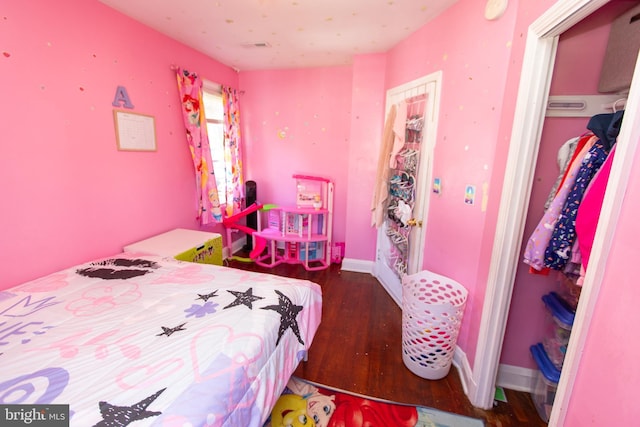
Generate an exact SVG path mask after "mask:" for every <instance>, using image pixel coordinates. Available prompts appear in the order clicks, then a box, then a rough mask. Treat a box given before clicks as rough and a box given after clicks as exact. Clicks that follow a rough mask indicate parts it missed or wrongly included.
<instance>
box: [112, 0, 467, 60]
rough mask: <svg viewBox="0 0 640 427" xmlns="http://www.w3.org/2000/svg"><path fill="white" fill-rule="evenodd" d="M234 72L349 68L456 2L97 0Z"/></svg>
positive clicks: (405, 0)
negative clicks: (363, 56) (352, 62)
mask: <svg viewBox="0 0 640 427" xmlns="http://www.w3.org/2000/svg"><path fill="white" fill-rule="evenodd" d="M99 1H100V2H101V3H104V4H105V5H107V6H110V7H112V8H113V9H116V10H118V11H120V12H121V13H123V14H125V15H127V16H129V17H131V18H133V19H135V20H136V21H139V22H141V23H143V24H145V25H147V26H149V27H151V28H154V29H156V30H157V31H159V32H161V33H163V34H166V35H167V36H169V37H171V38H172V39H175V40H177V41H179V42H182V43H184V44H186V45H188V46H191V47H192V48H194V49H196V50H198V51H200V52H202V53H204V54H205V55H207V56H210V57H212V58H214V59H217V60H218V61H220V62H222V63H224V64H226V65H228V66H231V67H233V68H235V69H236V70H239V71H240V70H241V71H246V70H257V69H276V68H302V67H323V66H337V65H348V64H351V60H352V57H353V56H354V55H360V54H368V53H382V52H386V51H387V50H389V49H390V48H391V47H393V46H394V45H396V44H397V43H398V42H399V41H401V40H403V39H405V38H406V37H408V36H409V35H410V34H412V33H413V32H414V31H416V30H417V29H419V28H420V27H422V26H423V25H424V24H425V23H426V22H428V21H430V20H432V19H433V18H435V17H436V16H438V15H439V14H440V13H442V12H443V11H444V10H446V9H447V8H448V7H450V6H451V5H453V4H454V3H455V2H456V1H457V0H191V1H189V2H184V1H176V0H99Z"/></svg>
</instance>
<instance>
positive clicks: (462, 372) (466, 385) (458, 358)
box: [453, 346, 475, 396]
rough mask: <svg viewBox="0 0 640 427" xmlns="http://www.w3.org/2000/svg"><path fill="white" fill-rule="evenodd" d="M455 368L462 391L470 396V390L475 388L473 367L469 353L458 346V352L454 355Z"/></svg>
mask: <svg viewBox="0 0 640 427" xmlns="http://www.w3.org/2000/svg"><path fill="white" fill-rule="evenodd" d="M453 366H454V367H455V368H456V369H457V370H458V375H459V376H460V382H461V383H462V389H463V390H464V394H466V395H467V396H468V395H469V390H472V389H474V388H475V387H474V385H473V371H472V370H471V365H469V359H467V353H465V352H464V351H462V349H461V348H460V347H458V346H456V351H455V352H454V353H453Z"/></svg>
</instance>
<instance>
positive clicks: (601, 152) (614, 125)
mask: <svg viewBox="0 0 640 427" xmlns="http://www.w3.org/2000/svg"><path fill="white" fill-rule="evenodd" d="M623 116H624V110H621V111H617V112H615V113H606V114H597V115H595V116H593V117H592V118H591V119H590V120H589V123H588V124H587V128H588V129H589V130H590V131H591V132H593V133H594V134H595V135H596V136H597V137H598V138H599V139H598V141H597V142H596V143H595V144H594V146H593V147H592V149H591V150H590V151H589V154H588V156H587V157H586V158H585V161H584V162H583V164H582V166H581V169H580V172H579V173H578V177H577V178H576V184H575V186H574V188H573V189H572V190H571V192H570V194H569V195H568V196H567V201H566V202H565V205H564V206H563V209H562V212H561V215H560V216H559V218H558V221H557V222H556V224H555V228H554V230H553V234H552V236H551V240H550V241H549V246H548V247H547V249H546V250H545V258H544V264H545V266H546V267H549V268H551V269H554V270H563V269H565V267H566V266H567V263H568V262H569V259H570V256H571V252H570V251H571V248H572V247H573V244H574V242H575V238H576V228H575V221H576V216H577V214H578V208H579V207H580V204H581V202H582V198H583V197H584V195H585V191H586V189H587V187H588V186H589V184H590V182H591V180H592V179H593V177H594V176H595V174H596V173H597V172H598V171H599V170H600V168H601V167H602V165H603V163H604V162H605V161H606V159H607V157H608V155H609V152H610V151H611V148H612V147H613V146H614V144H615V143H616V140H617V137H618V134H619V133H620V128H621V126H622V119H623Z"/></svg>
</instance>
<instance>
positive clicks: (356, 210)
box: [346, 55, 386, 260]
mask: <svg viewBox="0 0 640 427" xmlns="http://www.w3.org/2000/svg"><path fill="white" fill-rule="evenodd" d="M385 65H386V55H361V56H358V57H356V58H355V59H354V62H353V92H352V101H351V111H352V112H353V113H352V115H351V138H350V139H351V144H350V145H349V167H348V170H349V178H348V179H349V181H348V182H349V186H348V188H349V196H348V197H347V216H346V228H347V230H346V231H347V247H346V257H347V258H350V259H356V260H373V259H375V254H376V239H377V229H376V228H375V227H372V226H371V199H372V197H373V188H374V185H375V177H376V172H377V170H376V169H377V165H378V156H379V142H380V136H381V134H382V128H383V120H384V109H385V99H386V94H385V87H384V84H385V73H384V70H385Z"/></svg>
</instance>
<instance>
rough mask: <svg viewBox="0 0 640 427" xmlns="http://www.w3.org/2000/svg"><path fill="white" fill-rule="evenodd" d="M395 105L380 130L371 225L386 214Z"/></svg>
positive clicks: (378, 225) (376, 223)
mask: <svg viewBox="0 0 640 427" xmlns="http://www.w3.org/2000/svg"><path fill="white" fill-rule="evenodd" d="M396 117H397V107H396V106H395V105H392V106H391V108H390V109H389V112H388V113H387V119H386V121H385V125H384V131H383V132H382V144H381V146H380V156H379V157H378V169H377V172H376V183H375V188H374V190H373V200H372V202H371V211H372V212H371V225H372V226H375V227H378V228H379V227H380V226H381V225H382V223H383V222H384V218H385V216H386V214H387V205H388V197H389V175H390V172H391V168H390V167H389V156H390V155H391V148H392V147H393V141H394V137H395V136H394V131H393V128H394V125H395V123H396Z"/></svg>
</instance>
